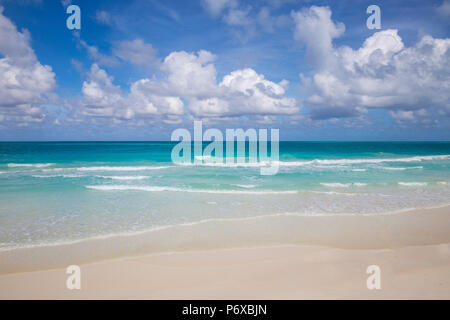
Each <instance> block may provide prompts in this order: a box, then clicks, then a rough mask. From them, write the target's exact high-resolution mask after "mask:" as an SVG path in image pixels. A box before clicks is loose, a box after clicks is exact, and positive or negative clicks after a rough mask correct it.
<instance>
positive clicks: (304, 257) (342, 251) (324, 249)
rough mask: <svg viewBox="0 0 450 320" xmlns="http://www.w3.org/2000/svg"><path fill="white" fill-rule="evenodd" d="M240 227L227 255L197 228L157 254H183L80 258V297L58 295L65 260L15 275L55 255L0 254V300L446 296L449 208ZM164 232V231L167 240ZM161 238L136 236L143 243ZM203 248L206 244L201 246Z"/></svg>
mask: <svg viewBox="0 0 450 320" xmlns="http://www.w3.org/2000/svg"><path fill="white" fill-rule="evenodd" d="M233 223H234V222H233ZM236 223H237V222H236ZM246 223H249V225H251V226H252V227H253V228H251V229H248V228H247V229H246V230H247V233H245V235H244V236H241V238H240V240H241V241H242V240H246V242H245V244H246V246H247V247H242V245H241V247H238V245H237V243H238V242H237V240H236V239H237V238H239V237H238V236H237V235H238V234H239V233H237V234H235V236H233V237H232V239H233V240H230V241H228V245H229V246H230V247H231V248H227V245H225V244H224V242H223V240H224V239H222V238H221V237H224V238H227V239H230V238H229V236H230V235H229V234H228V236H227V237H225V235H220V234H218V235H217V237H215V238H211V236H212V235H211V234H208V232H206V231H207V230H210V229H211V225H208V223H205V224H201V225H197V226H195V227H192V228H191V227H190V228H189V229H188V230H185V229H175V230H172V231H170V232H174V234H177V235H178V234H180V233H181V234H183V236H180V238H179V240H180V239H181V240H183V243H184V246H181V245H180V243H179V242H177V241H175V240H172V241H168V243H166V242H167V241H166V242H164V243H165V247H162V246H159V247H157V248H159V249H161V250H163V249H165V250H169V249H170V250H172V251H177V250H176V249H185V250H189V251H184V252H174V253H161V252H158V250H156V251H155V252H153V253H152V254H139V255H135V256H133V257H122V258H115V259H106V260H103V261H99V262H89V261H88V260H84V259H87V258H86V256H83V255H78V256H77V257H79V259H80V260H79V261H86V262H85V263H84V262H83V263H79V265H80V267H81V290H68V289H67V288H66V280H67V277H68V275H67V274H66V269H65V267H62V265H65V266H67V265H69V264H70V263H68V262H69V260H67V261H66V260H65V258H64V257H61V259H60V260H58V259H56V258H55V259H54V260H55V262H54V263H56V264H57V267H55V268H52V269H49V270H43V269H48V268H45V267H41V270H43V271H32V272H21V273H14V272H13V271H14V270H15V269H14V268H17V270H22V269H23V270H26V269H27V268H32V269H35V268H38V267H40V266H44V265H45V263H44V262H39V263H35V264H33V263H31V262H30V261H33V262H34V261H35V260H36V259H43V260H45V261H47V260H46V259H48V257H52V256H53V255H58V253H59V252H63V251H58V250H61V249H60V248H30V249H24V250H14V252H6V253H4V252H3V253H0V259H2V260H0V271H1V272H2V273H3V275H0V299H339V298H341V299H450V209H449V207H444V208H439V209H427V210H415V211H411V212H404V213H398V214H390V215H378V216H340V217H305V216H303V217H274V219H273V220H272V221H264V224H263V222H262V221H260V220H255V221H250V222H246ZM267 223H269V225H270V226H271V227H270V228H268V226H267ZM237 225H242V221H239V224H236V225H234V226H233V225H228V224H227V222H224V224H223V225H221V226H219V228H220V230H223V229H228V228H229V229H230V230H234V229H235V228H236V227H237ZM249 225H247V227H249ZM288 226H289V227H288ZM216 227H217V226H216ZM248 230H251V231H248ZM283 230H284V232H283ZM235 231H236V230H235ZM238 231H239V230H237V232H238ZM170 232H169V234H167V230H166V231H165V233H166V236H170V235H171V234H170ZM274 233H278V236H277V237H275V236H272V235H273V234H274ZM189 235H190V236H189ZM193 235H195V236H193ZM296 235H297V236H296ZM160 236H161V235H158V234H155V233H152V235H151V237H152V238H148V237H149V235H142V237H145V240H146V241H149V240H154V241H156V240H158V239H159V237H160ZM192 237H194V238H192ZM203 237H204V238H203ZM246 237H248V238H246ZM250 240H252V241H250ZM95 241H99V243H100V241H101V242H102V243H103V244H104V243H105V242H106V243H108V244H110V245H111V246H114V245H117V246H118V248H124V247H123V243H128V242H130V241H135V242H137V243H139V241H143V239H140V238H130V237H120V238H119V239H103V240H95ZM95 241H93V242H92V241H91V242H88V243H85V242H80V243H77V244H73V245H70V246H66V248H65V251H64V252H67V251H68V250H69V251H71V250H72V252H78V253H79V252H84V251H83V250H85V249H86V248H87V247H88V248H99V243H97V242H95ZM186 241H188V244H186ZM205 241H206V242H207V243H208V244H209V246H208V245H205V246H204V248H203V249H201V248H200V247H199V246H200V244H201V243H205ZM180 246H181V247H180ZM233 247H234V248H233ZM152 248H153V249H155V247H152ZM147 249H148V248H147ZM90 252H92V250H91V251H90ZM94 252H96V251H95V250H94ZM102 252H105V251H104V250H103V251H102ZM136 252H137V253H139V251H136ZM60 256H62V255H60ZM27 257H28V259H27ZM105 257H108V255H106V256H105ZM47 262H48V261H47ZM64 263H66V264H64ZM24 264H25V267H24V266H23V265H24ZM59 264H61V266H59ZM370 265H378V266H379V267H380V270H381V289H380V290H369V289H368V288H367V286H366V280H367V278H368V277H369V274H367V273H366V269H367V267H368V266H370ZM30 266H31V267H30ZM36 270H40V269H39V268H38V269H36Z"/></svg>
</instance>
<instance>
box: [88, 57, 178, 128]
mask: <svg viewBox="0 0 450 320" xmlns="http://www.w3.org/2000/svg"><path fill="white" fill-rule="evenodd" d="M113 80H114V79H113V77H111V76H109V75H108V74H107V73H106V71H105V70H103V69H100V67H99V66H98V65H97V64H93V65H92V67H91V70H90V73H89V76H88V80H87V81H84V82H83V87H82V93H83V106H84V112H83V113H84V115H87V116H94V117H109V118H114V119H120V120H132V119H137V117H138V116H143V117H146V116H169V118H168V119H172V120H173V119H174V118H173V117H170V116H174V115H182V114H183V102H182V101H181V99H179V98H178V97H173V96H164V95H161V94H158V93H157V92H155V90H153V88H152V87H153V86H154V85H155V83H154V82H152V81H151V80H149V79H141V80H138V81H136V82H134V83H133V84H132V85H131V88H130V92H129V93H128V94H124V93H123V92H122V90H121V88H120V87H119V86H116V85H114V84H113ZM156 86H157V84H156Z"/></svg>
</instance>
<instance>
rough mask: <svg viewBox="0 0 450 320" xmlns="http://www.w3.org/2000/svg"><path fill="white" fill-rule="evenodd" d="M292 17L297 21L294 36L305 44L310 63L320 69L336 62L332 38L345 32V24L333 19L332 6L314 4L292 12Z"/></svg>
mask: <svg viewBox="0 0 450 320" xmlns="http://www.w3.org/2000/svg"><path fill="white" fill-rule="evenodd" d="M292 18H293V20H294V22H295V30H294V37H295V39H296V40H297V41H299V42H301V43H304V44H305V46H306V58H307V60H308V61H309V63H310V64H312V65H313V66H314V67H317V68H319V69H325V68H327V67H330V66H331V65H332V64H333V63H335V61H333V60H334V59H333V52H332V51H333V47H332V40H333V39H334V38H337V37H339V36H340V35H342V34H343V33H344V31H345V26H344V24H343V23H334V22H333V21H332V20H331V10H330V8H328V7H316V6H312V7H311V8H305V9H303V10H301V11H298V12H292Z"/></svg>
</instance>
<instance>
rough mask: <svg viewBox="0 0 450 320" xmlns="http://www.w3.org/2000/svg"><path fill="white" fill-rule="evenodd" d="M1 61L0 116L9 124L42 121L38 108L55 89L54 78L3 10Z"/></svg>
mask: <svg viewBox="0 0 450 320" xmlns="http://www.w3.org/2000/svg"><path fill="white" fill-rule="evenodd" d="M2 56H3V57H2ZM0 57H2V58H1V59H0V114H3V116H4V117H5V118H6V119H9V120H12V121H24V122H29V121H42V119H43V118H44V115H43V114H42V111H41V109H40V107H39V105H41V104H42V103H44V102H46V101H47V98H48V96H49V95H50V94H51V92H52V90H53V89H54V87H55V74H54V73H53V72H52V68H51V67H50V66H47V65H42V64H41V63H40V62H39V61H38V59H37V57H36V55H35V53H34V51H33V49H32V48H31V46H30V35H29V33H28V31H27V30H22V32H20V31H18V30H17V28H16V26H15V25H14V24H13V23H12V22H11V20H10V19H8V18H7V17H5V16H4V15H3V8H2V7H0Z"/></svg>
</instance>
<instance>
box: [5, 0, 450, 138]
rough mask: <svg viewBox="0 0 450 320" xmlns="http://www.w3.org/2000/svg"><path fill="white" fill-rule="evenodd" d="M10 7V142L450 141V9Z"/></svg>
mask: <svg viewBox="0 0 450 320" xmlns="http://www.w3.org/2000/svg"><path fill="white" fill-rule="evenodd" d="M70 4H75V5H78V6H79V7H80V9H81V30H69V29H67V27H66V19H67V18H68V17H69V14H67V13H66V8H67V6H68V5H70ZM371 4H376V5H378V6H379V7H380V9H381V29H368V28H367V26H366V19H367V18H368V17H369V14H367V13H366V9H367V7H368V6H369V5H371ZM0 6H1V7H2V8H3V9H2V13H1V14H0V139H1V140H168V139H170V135H171V132H172V131H173V130H174V129H176V128H180V127H181V128H188V129H189V128H192V126H193V120H203V122H204V126H205V127H217V128H221V129H223V128H240V127H243V128H279V129H280V138H281V139H282V140H448V139H449V132H450V130H449V129H450V121H449V119H450V67H449V65H450V63H449V62H450V39H449V33H450V23H449V21H450V1H449V0H444V1H442V0H436V1H415V0H412V1H377V2H373V1H345V0H343V1H319V0H317V1H315V0H309V1H306V0H303V1H301V0H258V1H246V0H229V1H227V0H193V1H161V0H146V1H144V0H134V1H92V0H91V1H87V0H84V1H70V0H63V1H56V0H54V1H50V0H48V1H46V0H41V1H39V0H19V1H12V0H0Z"/></svg>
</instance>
